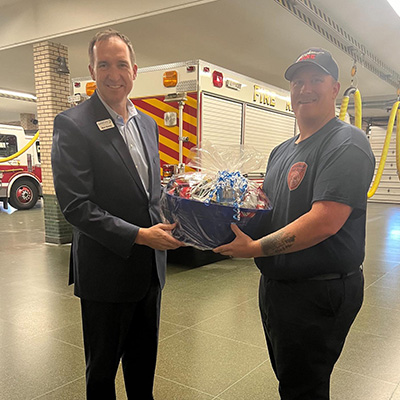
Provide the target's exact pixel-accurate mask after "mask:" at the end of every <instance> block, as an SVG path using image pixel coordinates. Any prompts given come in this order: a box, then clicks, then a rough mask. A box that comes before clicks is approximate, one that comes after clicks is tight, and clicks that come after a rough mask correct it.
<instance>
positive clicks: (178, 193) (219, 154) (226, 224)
mask: <svg viewBox="0 0 400 400" xmlns="http://www.w3.org/2000/svg"><path fill="white" fill-rule="evenodd" d="M190 159H191V161H190V162H189V163H188V167H190V168H192V169H193V172H186V173H182V174H177V175H172V177H171V179H170V181H169V182H168V184H167V185H166V187H165V188H164V190H163V193H162V196H161V210H162V213H163V217H164V221H165V222H168V223H174V222H177V227H176V228H175V229H174V231H173V236H174V237H175V238H177V239H178V240H181V241H182V242H184V243H185V244H186V245H190V246H193V247H195V248H198V249H200V250H210V249H213V248H215V247H217V246H219V245H221V244H225V243H229V242H231V241H232V240H233V239H234V238H235V235H234V233H233V232H232V229H231V223H235V224H237V226H238V227H239V228H240V229H241V230H242V231H243V232H244V233H246V234H247V235H249V236H250V237H252V238H253V239H257V238H258V237H260V236H261V234H260V232H264V231H265V230H266V227H267V225H268V219H269V214H270V211H271V209H272V207H271V204H270V202H269V200H268V198H267V196H266V195H265V193H264V192H263V190H262V188H261V187H260V184H259V183H256V182H255V181H251V180H249V179H248V178H247V175H246V174H247V173H250V172H253V171H257V170H260V169H261V168H264V167H265V160H264V158H263V156H262V155H260V154H259V153H257V152H256V151H255V150H253V149H246V150H245V149H244V148H243V147H238V148H235V149H233V148H220V147H219V148H217V147H216V146H213V145H210V144H208V145H206V146H203V147H202V148H201V149H200V148H193V149H192V151H191V155H190ZM263 163H264V164H263Z"/></svg>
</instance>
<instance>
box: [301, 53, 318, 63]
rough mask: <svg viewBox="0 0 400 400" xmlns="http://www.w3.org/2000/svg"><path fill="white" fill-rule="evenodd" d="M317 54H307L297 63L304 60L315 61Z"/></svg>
mask: <svg viewBox="0 0 400 400" xmlns="http://www.w3.org/2000/svg"><path fill="white" fill-rule="evenodd" d="M315 56H316V54H305V55H304V56H301V57H300V58H299V59H298V60H297V62H299V61H304V60H314V59H315Z"/></svg>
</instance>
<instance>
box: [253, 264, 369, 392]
mask: <svg viewBox="0 0 400 400" xmlns="http://www.w3.org/2000/svg"><path fill="white" fill-rule="evenodd" d="M363 293H364V277H363V274H362V272H361V271H360V272H357V273H356V274H354V275H351V276H349V277H346V278H340V279H332V280H301V281H276V280H269V279H267V278H265V277H264V276H262V277H261V280H260V288H259V304H260V311H261V319H262V321H263V326H264V332H265V337H266V340H267V346H268V351H269V355H270V360H271V364H272V367H273V369H274V371H275V374H276V377H277V378H278V380H279V393H280V395H281V399H282V400H328V399H329V390H330V376H331V373H332V370H333V367H334V364H335V363H336V361H337V359H338V358H339V355H340V353H341V351H342V349H343V345H344V342H345V339H346V336H347V334H348V331H349V329H350V326H351V324H352V323H353V321H354V319H355V317H356V315H357V313H358V311H359V310H360V308H361V304H362V301H363Z"/></svg>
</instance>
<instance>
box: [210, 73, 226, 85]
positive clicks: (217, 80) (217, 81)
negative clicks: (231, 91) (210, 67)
mask: <svg viewBox="0 0 400 400" xmlns="http://www.w3.org/2000/svg"><path fill="white" fill-rule="evenodd" d="M212 77H213V84H214V86H215V87H219V88H220V87H222V86H223V84H224V75H222V72H219V71H214V72H213V74H212Z"/></svg>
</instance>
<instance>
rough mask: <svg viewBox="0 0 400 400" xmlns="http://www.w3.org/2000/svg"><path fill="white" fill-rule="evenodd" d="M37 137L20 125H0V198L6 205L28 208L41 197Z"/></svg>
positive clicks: (21, 208) (40, 173)
mask: <svg viewBox="0 0 400 400" xmlns="http://www.w3.org/2000/svg"><path fill="white" fill-rule="evenodd" d="M35 133H36V132H35ZM34 136H35V134H34V133H30V132H25V131H24V129H23V128H22V127H20V126H13V125H2V124H0V201H2V202H3V205H4V208H7V206H8V203H10V204H11V206H12V207H14V208H16V209H19V210H23V209H29V208H32V207H33V206H34V205H35V204H36V203H37V201H38V199H39V197H40V196H42V169H41V166H40V147H39V140H34ZM29 144H31V145H30V146H29V147H28V148H27V149H26V150H25V151H21V150H23V149H24V148H25V147H26V146H28V145H29Z"/></svg>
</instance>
